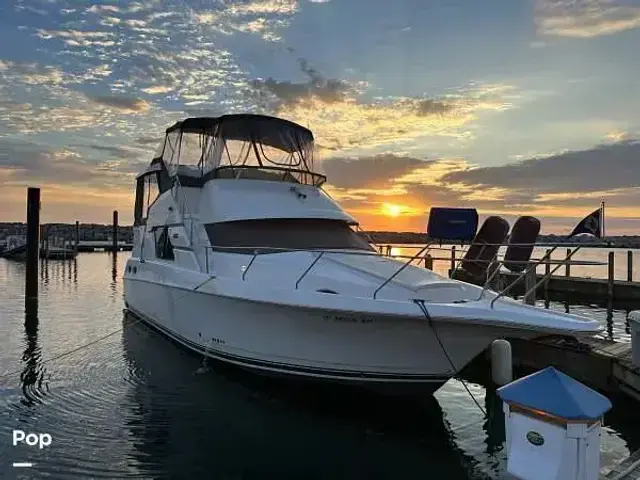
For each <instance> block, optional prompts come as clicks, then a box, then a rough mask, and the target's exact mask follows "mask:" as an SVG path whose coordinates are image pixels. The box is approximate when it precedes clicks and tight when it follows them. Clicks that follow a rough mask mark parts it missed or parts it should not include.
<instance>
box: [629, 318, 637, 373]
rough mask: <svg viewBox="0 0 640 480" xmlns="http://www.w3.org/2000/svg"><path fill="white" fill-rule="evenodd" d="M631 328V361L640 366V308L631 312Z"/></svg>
mask: <svg viewBox="0 0 640 480" xmlns="http://www.w3.org/2000/svg"><path fill="white" fill-rule="evenodd" d="M629 327H630V328H629V329H630V330H631V363H632V364H633V366H634V368H640V310H634V311H632V312H629Z"/></svg>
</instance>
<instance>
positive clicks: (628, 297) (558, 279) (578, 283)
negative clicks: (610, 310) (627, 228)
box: [500, 272, 640, 302]
mask: <svg viewBox="0 0 640 480" xmlns="http://www.w3.org/2000/svg"><path fill="white" fill-rule="evenodd" d="M500 277H501V281H503V282H504V283H503V284H507V285H508V284H509V283H511V282H513V281H514V280H516V279H517V278H518V277H519V274H515V273H511V272H502V273H500ZM536 277H537V278H536V281H539V280H542V278H543V277H544V275H543V274H540V273H539V274H537V275H536ZM519 283H520V285H516V286H515V287H514V288H513V292H514V293H516V294H517V293H519V292H522V291H523V290H524V282H519ZM545 291H546V292H548V293H552V294H567V295H573V296H583V297H584V296H587V297H593V298H608V297H609V296H611V297H612V299H613V300H617V301H627V302H628V301H639V302H640V282H629V281H626V280H612V281H609V280H608V279H606V278H582V277H567V276H564V275H552V276H551V277H549V279H548V280H547V281H546V282H545V283H543V284H542V285H540V286H539V287H538V288H537V289H536V294H537V296H538V297H539V298H540V297H542V294H543V293H544V292H545Z"/></svg>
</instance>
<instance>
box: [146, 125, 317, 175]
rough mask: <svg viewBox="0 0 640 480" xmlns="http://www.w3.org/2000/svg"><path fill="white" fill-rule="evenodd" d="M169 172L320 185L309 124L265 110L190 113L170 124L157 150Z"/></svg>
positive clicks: (159, 157) (157, 155)
mask: <svg viewBox="0 0 640 480" xmlns="http://www.w3.org/2000/svg"><path fill="white" fill-rule="evenodd" d="M155 158H156V161H159V160H162V161H163V163H164V164H165V166H166V167H167V170H168V173H169V175H171V176H174V175H176V174H178V175H188V176H191V177H200V178H202V179H203V181H205V180H207V179H209V178H249V179H251V178H253V179H262V180H280V181H290V182H297V183H305V184H312V185H317V186H319V185H321V184H322V183H324V181H325V180H326V177H324V175H321V174H319V173H316V172H314V171H313V168H314V166H313V161H314V141H313V134H312V133H311V131H309V130H308V129H306V128H304V127H302V126H300V125H297V124H295V123H293V122H289V121H287V120H282V119H279V118H275V117H267V116H262V115H226V116H223V117H216V118H189V119H186V120H184V121H182V122H178V123H176V124H175V125H174V126H173V127H171V128H169V129H168V130H167V135H166V138H165V141H164V143H163V144H162V145H161V146H160V148H159V150H158V152H157V153H156V157H155Z"/></svg>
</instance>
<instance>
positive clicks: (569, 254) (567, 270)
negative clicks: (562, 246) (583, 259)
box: [564, 248, 571, 278]
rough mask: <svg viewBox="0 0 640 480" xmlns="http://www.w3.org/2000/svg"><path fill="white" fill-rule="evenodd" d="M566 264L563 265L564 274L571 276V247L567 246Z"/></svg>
mask: <svg viewBox="0 0 640 480" xmlns="http://www.w3.org/2000/svg"><path fill="white" fill-rule="evenodd" d="M566 261H567V266H566V267H565V270H564V276H565V277H567V278H568V277H570V276H571V263H570V262H571V249H570V248H567V260H566Z"/></svg>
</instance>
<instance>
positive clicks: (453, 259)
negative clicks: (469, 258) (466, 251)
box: [451, 245, 456, 273]
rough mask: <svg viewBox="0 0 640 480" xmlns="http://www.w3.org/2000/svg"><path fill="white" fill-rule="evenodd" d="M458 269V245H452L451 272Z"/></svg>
mask: <svg viewBox="0 0 640 480" xmlns="http://www.w3.org/2000/svg"><path fill="white" fill-rule="evenodd" d="M455 269H456V246H455V245H453V246H452V247H451V273H453V271H454V270H455Z"/></svg>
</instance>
